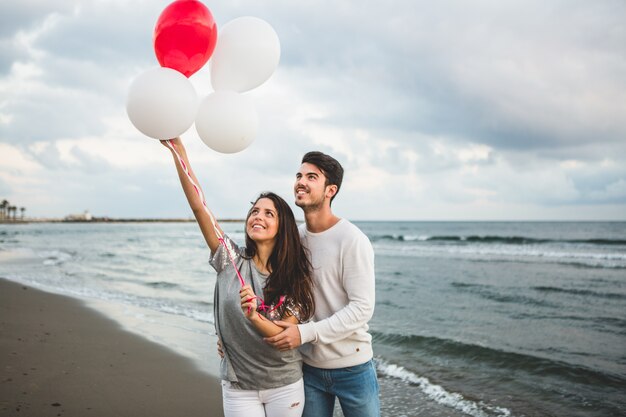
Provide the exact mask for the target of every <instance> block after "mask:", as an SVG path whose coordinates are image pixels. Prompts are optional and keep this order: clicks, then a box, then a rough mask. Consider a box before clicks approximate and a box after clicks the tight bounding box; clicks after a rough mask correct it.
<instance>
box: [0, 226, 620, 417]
mask: <svg viewBox="0 0 626 417" xmlns="http://www.w3.org/2000/svg"><path fill="white" fill-rule="evenodd" d="M354 223H355V224H356V225H357V226H358V227H360V228H361V230H363V232H364V233H365V234H366V235H367V236H368V237H369V239H370V241H371V242H372V244H373V246H374V250H375V254H376V308H375V312H374V317H373V318H372V320H371V321H370V332H371V334H372V337H373V346H374V355H375V360H376V366H377V370H378V377H379V384H380V392H381V411H382V415H383V416H394V417H397V416H400V417H401V416H406V417H409V416H435V417H437V416H473V417H490V416H503V417H504V416H506V417H509V416H568V417H574V416H585V417H588V416H598V417H600V416H602V417H606V416H624V415H626V222H551V221H546V222H387V221H384V222H383V221H380V222H354ZM222 227H223V229H224V230H225V232H226V233H227V234H229V235H230V236H231V237H232V238H233V239H234V240H235V241H237V242H239V243H242V242H243V239H244V234H243V230H244V226H243V223H241V222H228V223H222ZM208 258H209V251H208V249H207V248H206V245H205V243H204V241H203V239H202V236H201V234H200V232H199V230H198V228H197V225H196V224H195V223H193V222H188V223H184V222H181V223H170V222H163V223H158V222H152V223H29V224H19V225H18V224H15V225H11V224H4V225H0V277H3V278H7V279H9V280H13V281H17V282H20V283H23V284H26V285H31V286H34V287H37V288H40V289H43V290H46V291H50V292H54V293H59V294H65V295H69V296H72V297H75V298H79V299H81V300H84V301H85V303H86V304H87V305H88V306H90V307H92V308H95V309H97V310H98V311H100V312H102V314H105V315H107V316H108V317H110V318H112V319H113V320H116V321H117V322H118V323H120V325H121V326H122V327H123V328H125V329H127V330H129V331H132V332H135V333H138V334H140V335H142V336H144V337H146V338H148V339H150V340H152V341H153V342H155V343H160V344H162V345H164V346H166V347H168V348H170V349H172V350H174V351H176V352H178V353H179V354H181V355H185V356H187V357H189V358H190V359H192V360H193V361H195V362H196V363H197V364H198V366H199V368H200V369H202V370H203V371H206V372H209V373H212V374H214V375H217V372H218V371H217V369H218V358H217V353H216V348H215V343H216V337H215V330H214V318H213V313H212V312H213V305H212V301H213V287H214V284H215V279H216V276H215V272H214V271H213V269H212V268H211V267H210V265H209V263H208ZM336 415H337V416H340V415H341V411H340V410H339V407H337V408H336Z"/></svg>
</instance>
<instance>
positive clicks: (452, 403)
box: [376, 358, 511, 417]
mask: <svg viewBox="0 0 626 417" xmlns="http://www.w3.org/2000/svg"><path fill="white" fill-rule="evenodd" d="M376 361H377V362H376V363H377V369H378V371H379V372H380V373H382V374H383V375H386V376H389V377H392V378H397V379H400V380H402V381H404V382H406V383H410V384H414V385H417V386H418V387H419V388H420V390H421V391H422V392H423V393H424V394H426V396H428V397H429V398H430V399H431V400H433V401H435V402H436V403H438V404H441V405H444V406H446V407H450V408H454V409H455V410H458V411H460V412H462V413H465V414H467V415H469V416H473V417H510V416H511V411H510V410H509V409H507V408H503V407H494V406H490V405H488V404H485V403H483V402H482V401H481V402H478V403H477V402H474V401H471V400H467V399H465V398H464V397H463V396H462V395H461V394H459V393H456V392H448V391H446V390H445V388H443V387H442V386H440V385H436V384H433V383H432V382H430V381H429V380H428V378H425V377H423V376H418V375H416V374H414V373H413V372H411V371H409V370H407V369H405V368H404V367H403V366H398V365H395V364H390V363H388V362H386V361H385V360H382V359H378V358H377V360H376Z"/></svg>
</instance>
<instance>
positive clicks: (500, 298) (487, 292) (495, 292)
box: [451, 282, 558, 308]
mask: <svg viewBox="0 0 626 417" xmlns="http://www.w3.org/2000/svg"><path fill="white" fill-rule="evenodd" d="M451 285H452V286H453V287H455V288H459V289H462V290H465V291H467V292H471V293H473V294H476V295H478V296H480V297H482V298H486V299H488V300H492V301H497V302H500V303H516V304H523V305H528V306H537V307H551V308H556V307H558V306H557V305H556V304H554V303H551V302H549V301H546V300H544V299H538V298H533V297H530V296H526V295H523V294H519V293H502V292H501V291H500V290H499V289H498V288H497V287H494V286H491V285H482V284H468V283H464V282H453V283H452V284H451Z"/></svg>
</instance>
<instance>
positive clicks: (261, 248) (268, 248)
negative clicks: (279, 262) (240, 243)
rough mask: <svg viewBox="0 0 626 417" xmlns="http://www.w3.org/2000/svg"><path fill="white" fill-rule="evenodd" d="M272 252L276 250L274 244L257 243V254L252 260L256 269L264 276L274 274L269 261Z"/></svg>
mask: <svg viewBox="0 0 626 417" xmlns="http://www.w3.org/2000/svg"><path fill="white" fill-rule="evenodd" d="M272 250H274V242H272V243H265V244H264V243H257V245H256V254H255V255H254V257H253V258H252V260H253V261H254V264H255V265H256V268H257V269H258V270H259V272H262V273H264V274H269V273H270V272H272V271H271V270H270V265H269V264H268V261H269V259H270V255H271V254H272Z"/></svg>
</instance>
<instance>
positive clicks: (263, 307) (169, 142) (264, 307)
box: [165, 139, 285, 314]
mask: <svg viewBox="0 0 626 417" xmlns="http://www.w3.org/2000/svg"><path fill="white" fill-rule="evenodd" d="M165 143H167V145H168V147H169V148H170V149H171V150H172V152H174V154H175V155H176V157H177V158H178V161H179V162H180V166H181V167H182V168H183V171H184V172H185V174H187V179H189V182H190V183H191V185H192V186H193V189H194V190H195V191H196V194H198V197H199V198H200V201H201V202H202V207H204V210H205V211H206V213H207V214H208V215H209V220H211V225H212V226H213V230H214V231H215V234H216V235H217V239H218V240H219V241H220V243H221V244H222V245H223V246H224V249H226V253H227V254H228V258H229V259H230V263H231V264H232V265H233V268H235V272H236V273H237V277H238V278H239V283H240V284H241V286H242V287H243V286H244V285H246V282H245V281H244V279H243V277H242V276H241V272H239V268H237V265H236V264H235V259H234V257H233V255H232V253H231V252H230V249H228V245H227V244H226V242H225V241H224V235H223V234H222V232H221V231H220V229H219V228H218V227H217V222H216V221H215V217H213V213H211V210H209V207H208V206H207V205H206V200H205V198H204V193H203V192H202V189H201V188H200V186H199V185H197V184H196V183H195V181H194V180H193V178H192V177H191V174H190V173H189V169H188V168H187V164H185V161H184V160H183V158H182V157H181V156H180V154H179V153H178V151H177V150H176V145H174V142H173V141H172V140H171V139H168V140H166V141H165ZM254 298H256V299H258V300H259V302H260V305H259V306H258V307H257V309H258V310H261V311H267V310H269V311H267V313H271V312H272V311H274V310H276V309H277V308H278V307H280V306H281V305H282V304H283V302H284V301H285V296H284V295H281V296H280V299H279V300H278V303H277V304H276V305H275V306H274V307H273V308H272V309H271V310H270V307H269V306H268V305H267V304H265V301H264V300H263V299H262V298H261V297H254ZM254 298H251V299H250V300H248V301H251V300H253V299H254ZM250 310H251V307H248V314H249V313H250ZM267 313H266V314H267Z"/></svg>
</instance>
